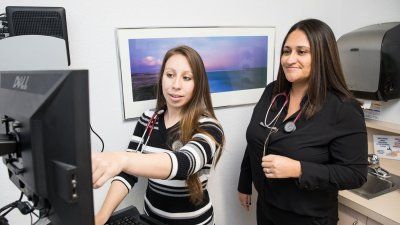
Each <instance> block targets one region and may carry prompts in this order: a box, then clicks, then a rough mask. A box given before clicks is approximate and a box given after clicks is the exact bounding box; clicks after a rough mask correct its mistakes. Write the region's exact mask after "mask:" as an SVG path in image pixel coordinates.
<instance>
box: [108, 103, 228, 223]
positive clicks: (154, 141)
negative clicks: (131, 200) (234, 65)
mask: <svg viewBox="0 0 400 225" xmlns="http://www.w3.org/2000/svg"><path fill="white" fill-rule="evenodd" d="M153 113H154V111H152V110H147V111H146V112H144V113H143V114H142V116H141V117H140V119H139V121H138V123H137V125H136V127H135V131H134V133H133V136H132V139H131V141H130V143H129V146H128V151H134V150H136V148H137V146H138V143H139V142H140V140H141V137H142V135H143V132H144V130H145V129H146V125H147V123H148V121H149V120H150V118H151V116H152V115H153ZM199 126H200V128H201V129H202V130H204V131H206V132H207V133H208V134H209V135H210V136H212V137H213V139H214V140H213V139H212V138H210V137H209V136H207V135H205V134H202V133H197V134H194V135H193V140H192V141H190V142H188V143H187V144H185V145H184V146H182V145H180V146H179V144H176V143H177V142H176V140H177V137H178V136H179V133H178V132H179V124H175V125H174V126H172V127H170V128H168V129H166V127H165V123H164V115H163V114H162V115H160V117H159V119H158V120H157V122H156V124H155V126H154V129H153V132H152V134H151V136H150V139H149V142H148V144H147V146H146V147H145V148H144V149H143V153H161V152H164V153H167V154H168V155H169V156H170V158H171V162H172V169H171V171H170V175H169V176H168V178H167V179H165V180H160V179H149V181H148V186H147V190H146V195H145V196H144V207H145V208H144V211H145V213H146V214H148V215H149V216H151V217H153V218H155V219H158V220H159V221H161V222H163V223H166V224H173V225H181V224H182V225H183V224H184V225H195V224H199V225H200V224H201V225H203V224H204V225H208V224H214V222H213V208H212V204H211V201H210V199H209V195H208V191H207V182H208V178H209V174H210V169H211V166H212V162H213V159H214V156H215V154H216V151H217V147H216V143H215V141H217V142H218V143H221V142H222V137H223V131H222V128H221V126H220V124H219V123H218V121H217V120H215V119H212V118H208V117H203V118H201V119H200V120H199ZM146 136H147V134H146ZM144 140H146V137H145V138H144ZM172 146H173V147H174V148H176V146H179V147H180V148H179V149H177V150H175V151H172V149H173V147H172ZM194 173H196V174H197V175H198V177H199V179H200V182H201V183H202V186H203V191H204V200H203V202H202V203H200V204H199V205H194V204H192V203H191V202H190V194H189V190H188V187H187V185H186V179H187V177H188V176H189V175H191V174H194ZM115 180H118V181H121V182H123V183H124V184H125V185H126V187H127V188H128V190H129V189H131V188H132V187H133V185H134V184H135V183H136V182H137V178H136V177H135V176H131V175H129V174H126V173H121V174H119V175H118V176H116V177H115V178H114V181H115Z"/></svg>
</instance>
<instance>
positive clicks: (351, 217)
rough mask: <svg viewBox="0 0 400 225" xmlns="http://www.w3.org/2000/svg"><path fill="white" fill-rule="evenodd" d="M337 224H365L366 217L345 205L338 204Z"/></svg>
mask: <svg viewBox="0 0 400 225" xmlns="http://www.w3.org/2000/svg"><path fill="white" fill-rule="evenodd" d="M338 225H367V217H366V216H364V215H363V214H361V213H359V212H357V211H354V210H353V209H350V208H349V207H347V206H344V205H342V204H339V222H338Z"/></svg>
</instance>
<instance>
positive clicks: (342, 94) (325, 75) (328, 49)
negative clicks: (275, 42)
mask: <svg viewBox="0 0 400 225" xmlns="http://www.w3.org/2000/svg"><path fill="white" fill-rule="evenodd" d="M295 30H301V31H303V32H304V33H305V34H306V36H307V39H308V41H309V42H310V51H311V72H310V73H311V74H310V78H309V81H308V89H307V92H306V96H307V102H306V104H305V105H304V107H303V113H304V115H305V116H306V118H310V117H312V116H313V115H314V114H315V113H317V112H318V111H319V110H320V109H321V108H322V106H323V104H324V102H325V99H326V96H327V92H328V90H330V91H332V92H333V93H335V94H336V95H337V96H338V97H339V98H340V99H342V100H343V101H344V100H346V99H352V98H353V95H352V93H351V92H350V91H349V90H348V88H347V85H346V82H345V79H344V76H343V70H342V67H341V64H340V59H339V52H338V47H337V44H336V39H335V35H334V34H333V32H332V29H331V28H330V27H329V26H328V25H327V24H326V23H324V22H322V21H320V20H317V19H307V20H302V21H300V22H298V23H296V24H294V25H293V26H292V27H291V28H290V30H289V32H288V33H287V35H286V37H285V39H284V41H283V43H282V47H281V57H282V54H283V48H284V46H285V43H286V40H287V38H288V36H289V35H290V34H291V33H292V32H293V31H295ZM291 86H292V84H291V83H290V82H289V81H288V80H287V79H286V77H285V73H284V71H283V68H282V64H280V65H279V70H278V77H277V85H275V87H274V91H273V94H274V95H276V94H278V93H281V92H288V91H289V90H290V88H291Z"/></svg>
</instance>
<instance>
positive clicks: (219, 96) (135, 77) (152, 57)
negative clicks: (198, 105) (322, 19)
mask: <svg viewBox="0 0 400 225" xmlns="http://www.w3.org/2000/svg"><path fill="white" fill-rule="evenodd" d="M116 38H117V47H118V57H119V66H120V75H121V82H122V92H123V106H124V118H125V119H130V118H136V117H139V116H140V115H141V114H142V113H143V112H144V111H145V110H147V109H150V108H154V107H155V104H156V103H155V95H156V93H155V92H156V90H155V84H156V83H157V77H158V73H159V69H160V67H161V64H162V60H163V57H164V55H165V53H166V52H167V51H168V50H169V49H171V48H173V47H176V46H179V45H188V46H190V47H192V48H193V49H195V50H196V51H197V52H198V53H199V54H200V56H201V57H202V59H203V61H204V64H205V67H206V71H207V76H208V79H209V83H210V90H211V98H212V102H213V106H214V108H218V107H229V106H235V105H244V104H254V103H256V102H257V101H258V100H259V98H260V97H261V94H262V92H263V91H264V88H265V86H266V84H268V83H269V82H271V81H272V80H273V66H274V51H275V47H274V46H275V43H274V42H275V28H273V27H165V28H118V29H117V30H116Z"/></svg>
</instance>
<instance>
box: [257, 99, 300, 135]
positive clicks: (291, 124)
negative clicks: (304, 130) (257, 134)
mask: <svg viewBox="0 0 400 225" xmlns="http://www.w3.org/2000/svg"><path fill="white" fill-rule="evenodd" d="M279 96H283V97H285V101H284V102H283V105H282V107H281V109H280V110H279V112H278V113H277V114H276V116H275V117H274V118H273V119H272V120H271V121H270V122H269V123H267V118H268V115H269V112H270V110H271V107H272V106H273V105H274V103H275V102H276V99H277V98H278V97H279ZM288 102H289V95H288V94H286V93H285V92H282V93H279V94H277V95H275V97H274V98H273V99H272V101H271V104H270V105H269V107H268V110H267V113H266V114H265V117H264V122H260V125H261V126H262V127H265V128H268V129H270V130H271V131H272V132H273V133H275V132H277V131H278V127H276V126H275V125H276V122H277V121H278V119H279V117H280V116H281V114H282V111H283V109H284V108H285V106H286V105H287V104H288ZM300 115H301V109H300V112H299V113H298V114H297V116H296V118H295V119H294V120H293V121H288V122H286V123H285V125H284V126H283V130H284V131H285V132H286V133H292V132H294V131H295V130H296V122H297V121H298V120H299V118H300Z"/></svg>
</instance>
